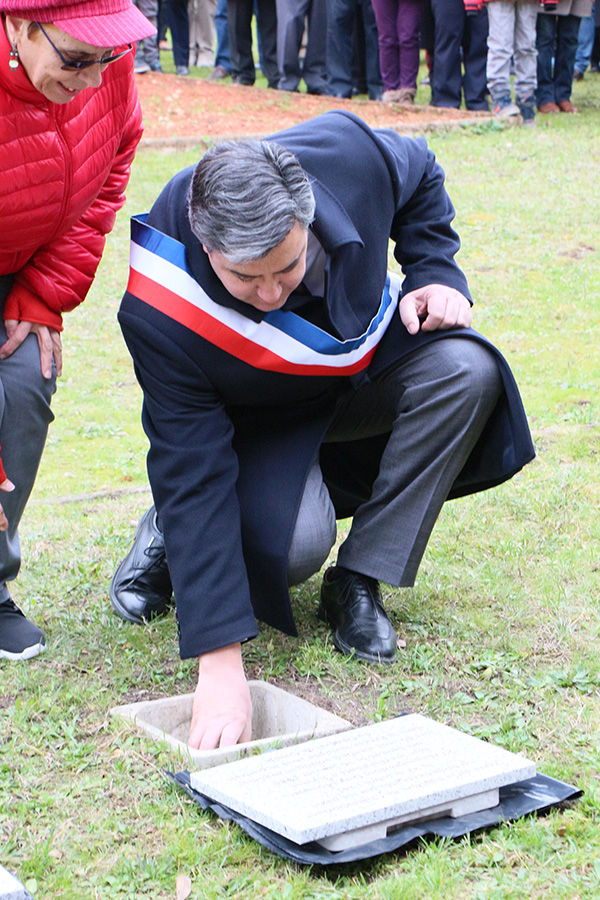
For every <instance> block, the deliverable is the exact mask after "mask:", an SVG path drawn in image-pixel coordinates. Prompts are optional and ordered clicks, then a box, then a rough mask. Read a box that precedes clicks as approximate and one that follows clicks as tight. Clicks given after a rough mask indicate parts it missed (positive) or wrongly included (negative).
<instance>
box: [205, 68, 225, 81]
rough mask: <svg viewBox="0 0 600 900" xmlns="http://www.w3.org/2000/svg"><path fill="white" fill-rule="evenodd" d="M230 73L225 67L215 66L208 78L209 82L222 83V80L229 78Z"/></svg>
mask: <svg viewBox="0 0 600 900" xmlns="http://www.w3.org/2000/svg"><path fill="white" fill-rule="evenodd" d="M229 74H230V73H229V72H228V71H227V69H226V68H225V66H215V67H214V69H213V70H212V72H211V73H210V75H209V76H208V79H209V81H221V79H222V78H227V76H228V75H229Z"/></svg>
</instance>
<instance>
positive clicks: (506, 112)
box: [492, 94, 520, 119]
mask: <svg viewBox="0 0 600 900" xmlns="http://www.w3.org/2000/svg"><path fill="white" fill-rule="evenodd" d="M492 112H493V113H494V115H495V116H497V117H498V118H499V119H509V118H510V117H511V116H518V115H519V113H520V110H519V107H518V106H517V104H516V103H513V102H512V100H511V99H510V95H509V94H503V95H502V96H501V97H496V98H495V99H492Z"/></svg>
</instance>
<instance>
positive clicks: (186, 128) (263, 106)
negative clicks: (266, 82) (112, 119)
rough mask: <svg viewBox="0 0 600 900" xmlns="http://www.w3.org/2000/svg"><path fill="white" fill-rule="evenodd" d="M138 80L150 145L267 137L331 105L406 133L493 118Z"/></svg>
mask: <svg viewBox="0 0 600 900" xmlns="http://www.w3.org/2000/svg"><path fill="white" fill-rule="evenodd" d="M136 84H137V87H138V91H139V94H140V101H141V104H142V111H143V116H144V128H145V130H144V140H145V141H146V142H147V143H154V142H155V141H156V142H162V141H173V142H177V141H190V142H191V141H201V142H206V141H210V142H211V143H212V142H214V140H215V139H221V138H240V137H263V136H265V135H268V134H272V133H273V132H275V131H280V130H281V129H283V128H289V127H290V126H291V125H297V124H298V123H299V122H304V121H306V120H307V119H312V118H313V117H314V116H318V115H321V113H324V112H327V111H328V110H332V109H347V110H350V111H351V112H353V113H355V114H356V115H357V116H360V118H361V119H364V121H365V122H367V123H368V124H369V125H371V126H372V127H373V128H393V129H394V130H395V131H399V132H401V133H407V134H410V133H413V132H419V131H427V130H428V129H430V128H434V127H436V128H437V127H444V126H452V125H456V124H457V123H459V122H475V121H477V120H478V119H479V120H480V119H481V118H482V117H483V118H487V117H488V114H487V113H481V112H469V111H466V110H458V109H440V108H435V107H431V106H415V107H413V108H411V109H405V108H403V107H399V106H397V105H394V104H388V103H379V102H376V101H371V100H362V99H356V100H339V99H337V98H332V97H316V96H312V95H309V94H303V93H297V94H293V93H289V92H287V91H274V90H269V89H267V88H257V87H245V86H241V85H233V84H219V83H215V82H211V81H203V80H202V79H200V78H193V77H188V78H182V77H178V76H176V75H165V74H159V73H154V72H148V73H146V74H144V75H136Z"/></svg>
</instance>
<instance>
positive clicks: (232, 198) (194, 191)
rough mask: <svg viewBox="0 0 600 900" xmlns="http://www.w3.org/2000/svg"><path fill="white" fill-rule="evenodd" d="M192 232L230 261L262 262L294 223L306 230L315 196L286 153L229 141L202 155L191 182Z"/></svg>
mask: <svg viewBox="0 0 600 900" xmlns="http://www.w3.org/2000/svg"><path fill="white" fill-rule="evenodd" d="M188 215H189V220H190V225H191V228H192V231H193V233H194V234H195V235H196V237H197V238H198V240H199V241H201V243H202V244H204V246H205V247H206V248H207V249H208V250H216V251H217V252H218V253H222V254H223V256H226V257H227V259H229V260H231V262H236V263H241V262H250V261H252V260H255V259H262V258H263V257H264V256H266V255H267V253H269V252H270V251H271V250H273V248H274V247H277V246H278V244H280V243H281V242H282V241H283V240H284V239H285V238H286V237H287V235H288V234H289V232H290V230H291V229H292V228H293V226H294V225H295V224H296V223H298V224H299V225H301V226H302V228H308V226H309V225H310V223H311V222H312V220H313V218H314V215H315V198H314V195H313V192H312V188H311V186H310V182H309V180H308V175H307V174H306V172H305V171H304V169H303V168H302V166H301V165H300V163H299V162H298V160H297V159H296V157H295V156H294V155H293V153H290V151H289V150H286V149H285V147H281V146H280V145H279V144H275V143H271V142H270V141H227V142H225V143H222V144H217V146H216V147H212V148H211V149H210V150H208V151H207V153H205V155H204V156H203V157H202V159H201V160H200V162H199V163H198V165H197V166H196V169H195V171H194V175H193V178H192V182H191V185H190V192H189V195H188Z"/></svg>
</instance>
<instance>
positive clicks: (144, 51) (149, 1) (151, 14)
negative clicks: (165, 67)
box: [134, 0, 160, 66]
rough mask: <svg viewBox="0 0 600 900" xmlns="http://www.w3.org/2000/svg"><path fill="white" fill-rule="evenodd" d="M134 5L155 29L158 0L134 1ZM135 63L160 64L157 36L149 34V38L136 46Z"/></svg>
mask: <svg viewBox="0 0 600 900" xmlns="http://www.w3.org/2000/svg"><path fill="white" fill-rule="evenodd" d="M134 3H135V5H136V6H137V8H138V9H139V11H140V12H141V13H143V15H145V16H146V18H147V19H148V21H149V22H151V23H152V25H154V27H155V28H156V27H157V25H158V0H134ZM135 56H136V62H137V61H140V62H142V61H143V62H145V63H147V64H148V65H149V66H156V65H159V64H160V53H159V50H158V36H157V35H156V34H151V35H150V37H147V38H143V39H142V40H141V41H138V42H137V45H136V51H135Z"/></svg>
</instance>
